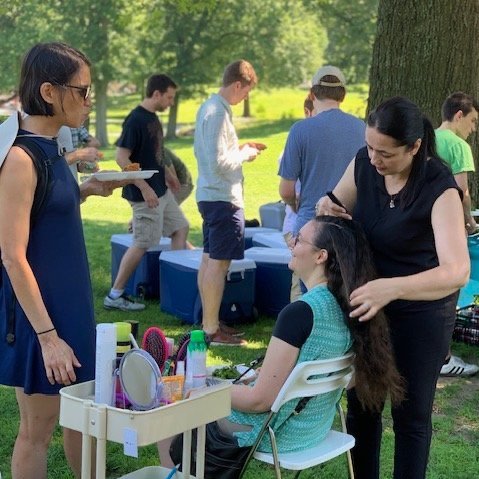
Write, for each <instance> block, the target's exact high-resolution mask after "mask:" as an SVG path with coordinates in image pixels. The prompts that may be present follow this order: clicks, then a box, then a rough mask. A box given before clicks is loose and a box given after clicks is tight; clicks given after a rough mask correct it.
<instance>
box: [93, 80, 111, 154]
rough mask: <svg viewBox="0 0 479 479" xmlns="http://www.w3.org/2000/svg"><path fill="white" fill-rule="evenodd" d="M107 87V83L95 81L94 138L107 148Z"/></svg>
mask: <svg viewBox="0 0 479 479" xmlns="http://www.w3.org/2000/svg"><path fill="white" fill-rule="evenodd" d="M107 87H108V82H107V81H104V80H98V79H97V80H96V81H95V113H96V122H95V136H96V138H97V139H98V141H99V142H100V144H101V146H108V131H107V126H106V117H107Z"/></svg>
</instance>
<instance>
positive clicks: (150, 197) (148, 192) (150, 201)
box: [116, 147, 160, 208]
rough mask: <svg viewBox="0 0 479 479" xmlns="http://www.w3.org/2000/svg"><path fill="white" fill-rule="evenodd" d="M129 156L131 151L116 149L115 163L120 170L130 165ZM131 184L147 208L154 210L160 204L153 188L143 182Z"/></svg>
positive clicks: (138, 181)
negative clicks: (138, 191)
mask: <svg viewBox="0 0 479 479" xmlns="http://www.w3.org/2000/svg"><path fill="white" fill-rule="evenodd" d="M130 156H131V150H129V149H127V148H121V147H118V148H117V149H116V162H117V163H118V166H119V167H120V168H121V169H123V168H125V166H127V165H131V160H130ZM133 184H134V185H135V186H136V187H137V188H138V189H139V190H140V191H141V194H142V195H143V199H144V200H145V202H146V203H147V205H148V207H149V208H155V207H156V206H158V205H159V204H160V199H159V198H158V196H157V195H156V193H155V191H154V190H153V188H152V187H151V186H150V185H149V184H148V183H147V182H146V181H145V180H135V181H134V182H133Z"/></svg>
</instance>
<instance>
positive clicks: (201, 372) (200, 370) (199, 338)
mask: <svg viewBox="0 0 479 479" xmlns="http://www.w3.org/2000/svg"><path fill="white" fill-rule="evenodd" d="M204 386H206V343H205V334H204V333H203V331H202V330H201V329H199V330H195V331H192V332H191V337H190V342H189V343H188V349H187V356H186V377H185V389H186V388H187V387H190V388H200V387H204Z"/></svg>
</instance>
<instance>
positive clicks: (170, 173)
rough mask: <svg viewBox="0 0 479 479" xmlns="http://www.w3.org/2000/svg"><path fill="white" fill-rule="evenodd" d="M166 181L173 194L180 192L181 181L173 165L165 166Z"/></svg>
mask: <svg viewBox="0 0 479 479" xmlns="http://www.w3.org/2000/svg"><path fill="white" fill-rule="evenodd" d="M165 181H166V184H167V185H168V188H170V190H171V191H173V193H177V192H178V191H179V190H180V187H181V185H180V181H179V180H178V176H177V174H176V170H175V167H174V166H173V165H172V164H171V165H169V166H167V165H165Z"/></svg>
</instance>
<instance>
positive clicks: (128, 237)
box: [111, 233, 171, 251]
mask: <svg viewBox="0 0 479 479" xmlns="http://www.w3.org/2000/svg"><path fill="white" fill-rule="evenodd" d="M113 243H115V244H120V245H122V246H126V247H127V248H129V247H130V246H131V245H132V244H133V235H132V234H131V233H130V234H116V235H112V237H111V244H113ZM170 249H171V239H170V238H161V239H160V242H159V243H158V244H157V245H156V246H152V247H151V248H148V251H168V250H170Z"/></svg>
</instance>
